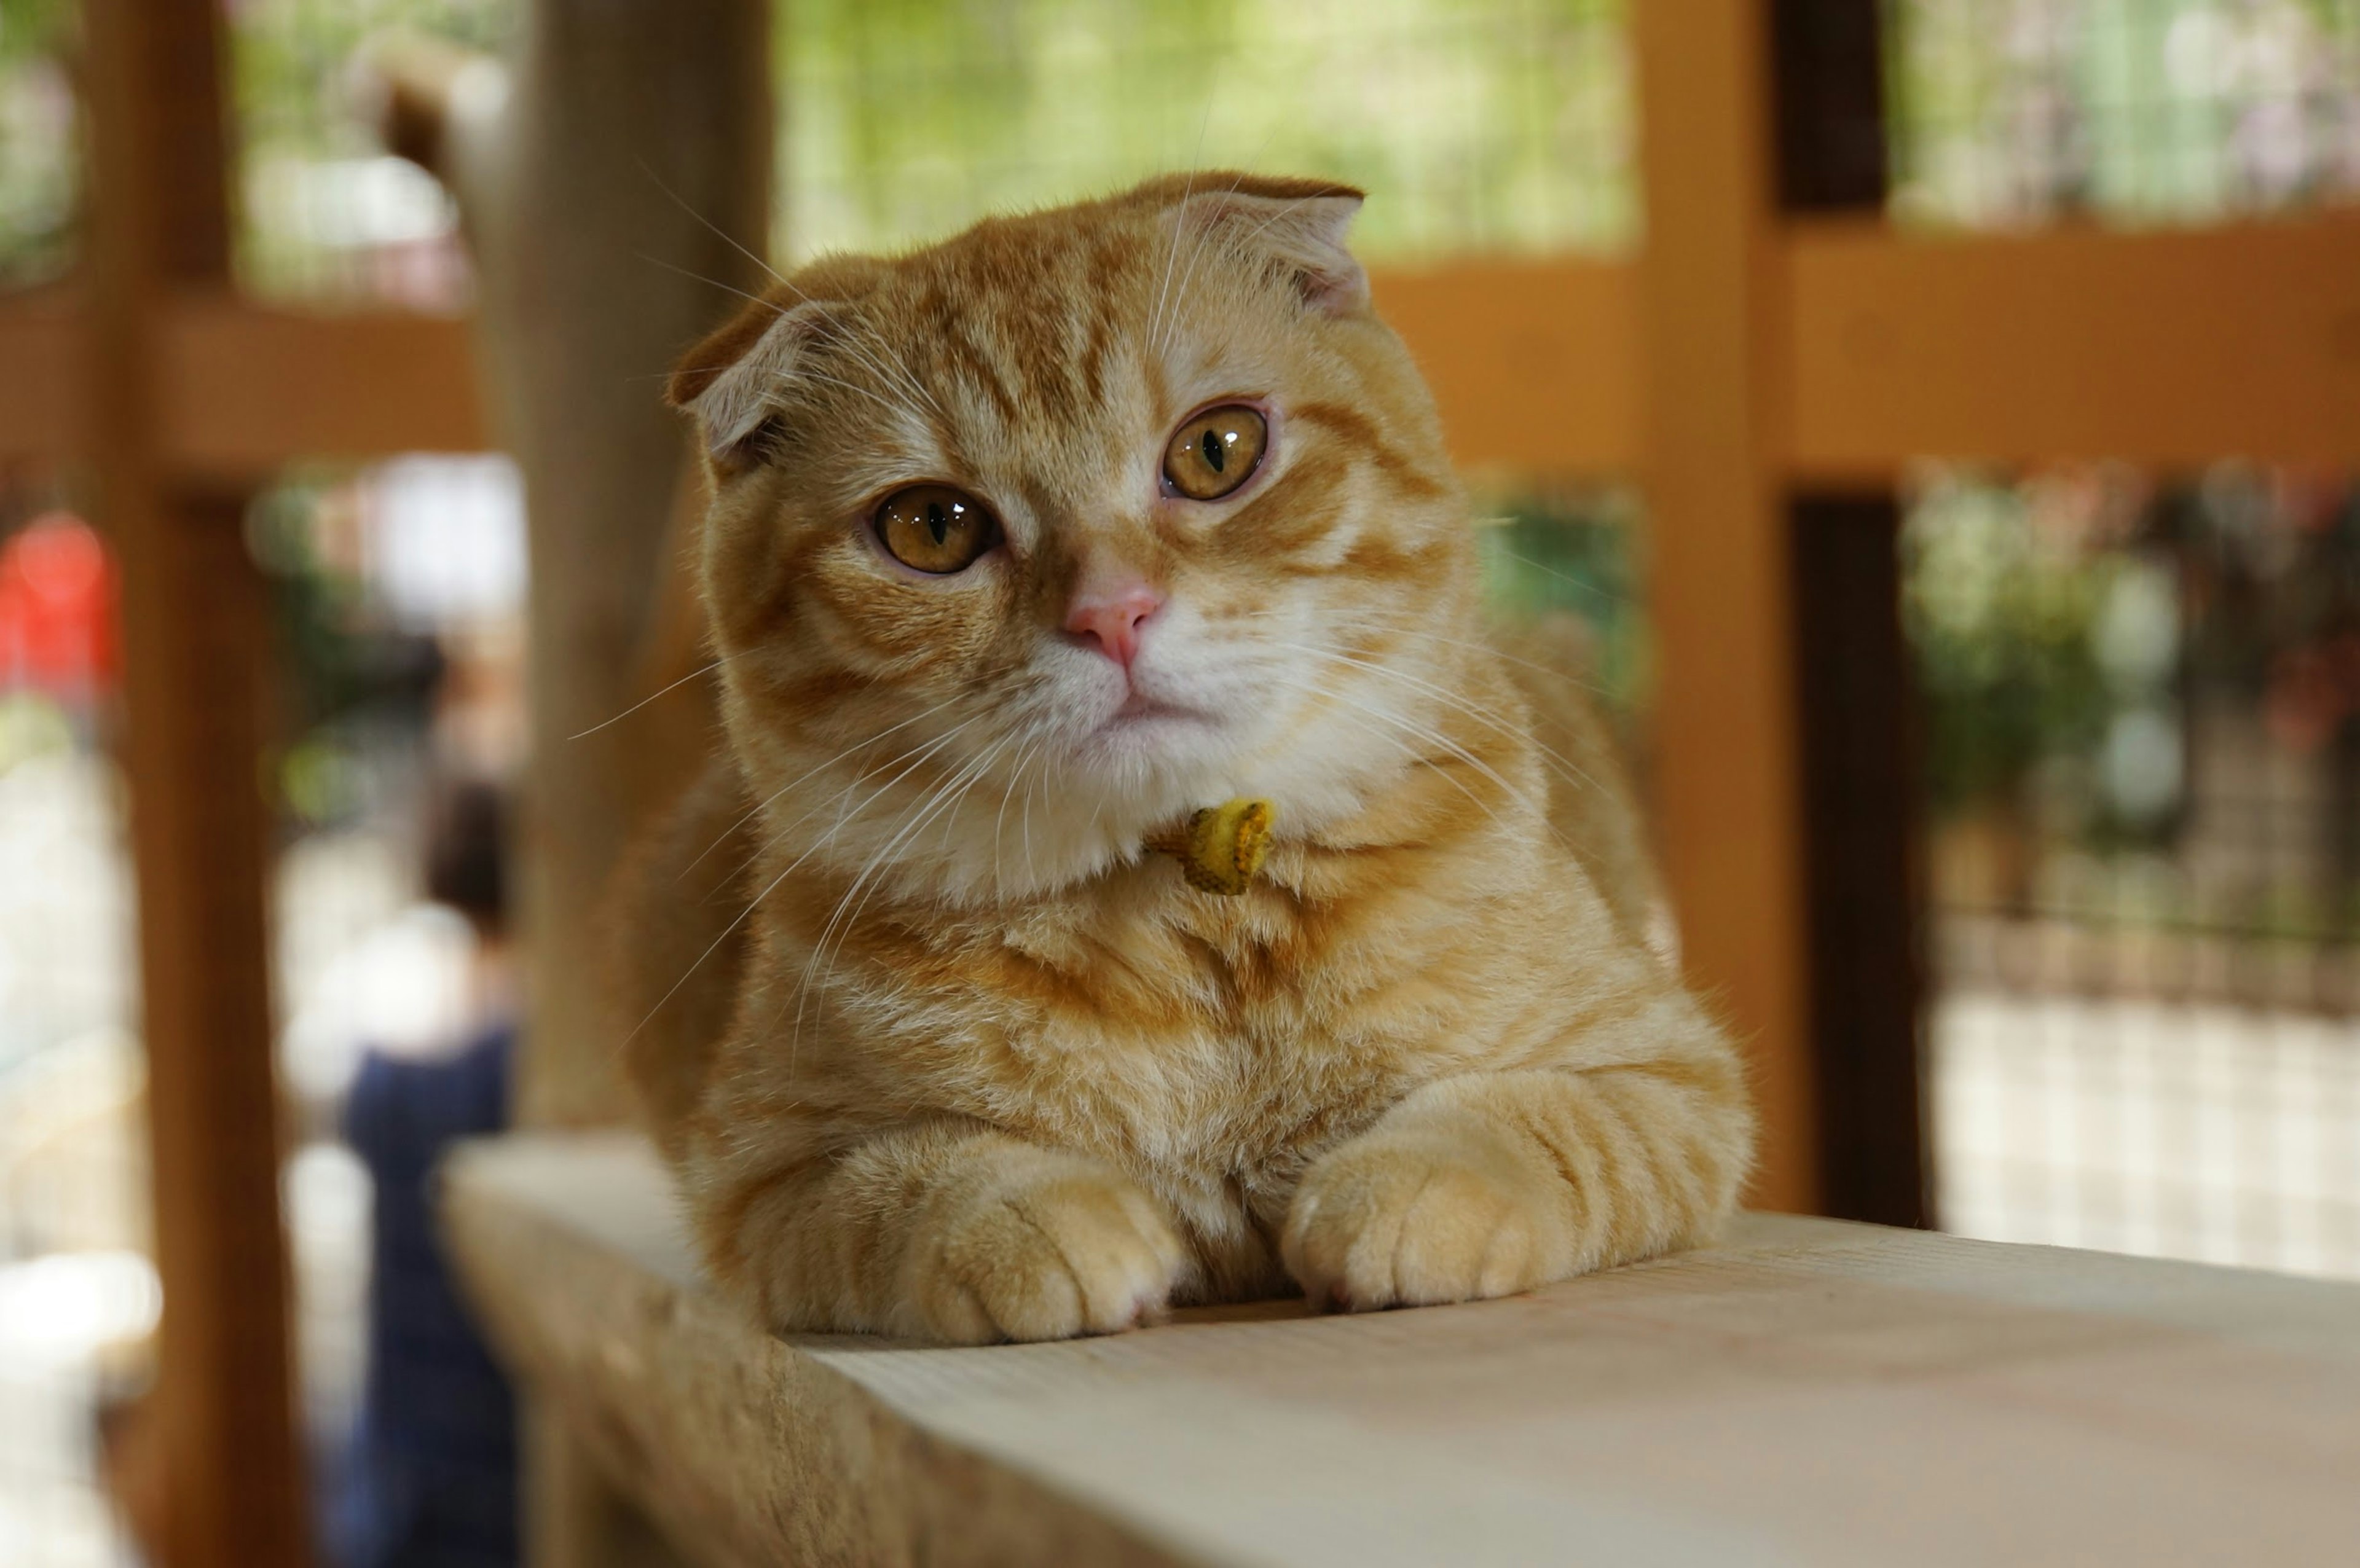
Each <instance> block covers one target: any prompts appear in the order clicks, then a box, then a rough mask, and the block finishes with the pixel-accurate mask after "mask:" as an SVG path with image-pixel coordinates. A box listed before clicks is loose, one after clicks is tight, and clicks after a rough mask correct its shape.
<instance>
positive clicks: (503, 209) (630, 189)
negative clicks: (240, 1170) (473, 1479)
mask: <svg viewBox="0 0 2360 1568" xmlns="http://www.w3.org/2000/svg"><path fill="white" fill-rule="evenodd" d="M770 64H771V61H770V6H769V4H768V0H676V3H675V4H672V5H661V6H659V5H640V6H628V5H625V6H617V5H611V4H606V3H604V0H538V3H536V4H535V5H532V6H531V7H530V13H529V16H528V18H527V26H526V33H525V39H524V44H523V49H522V53H521V56H520V58H519V62H518V65H517V69H516V71H515V76H514V87H513V90H512V92H511V93H509V95H508V99H507V101H506V103H505V104H504V105H503V106H502V107H501V108H500V109H499V110H498V111H497V118H492V119H487V117H486V114H485V112H484V108H483V105H482V103H481V89H480V86H479V84H481V83H483V82H487V81H489V80H493V79H495V78H496V77H497V71H490V70H489V68H485V69H484V70H476V69H475V68H472V67H470V66H468V65H467V63H466V62H464V61H453V60H450V59H449V58H447V57H442V58H436V57H434V56H432V55H426V56H418V55H413V56H412V57H411V58H410V60H408V61H406V62H405V61H404V60H401V59H399V58H387V59H384V60H381V61H380V65H381V68H382V69H384V70H385V71H388V75H389V76H390V77H391V80H390V81H389V82H388V87H389V89H390V92H389V93H388V132H389V137H388V139H389V140H390V141H391V142H392V144H393V145H394V146H395V147H398V148H399V149H400V150H401V151H403V152H404V153H406V154H408V155H410V156H412V157H415V158H419V159H420V161H421V162H423V163H425V164H427V165H428V167H430V168H432V169H434V171H435V172H436V173H437V174H439V175H441V176H442V177H443V179H444V180H445V181H446V182H448V183H449V184H450V185H451V187H452V189H453V192H454V193H455V194H456V195H457V197H458V200H459V204H460V208H461V211H462V212H463V213H464V216H465V219H466V225H467V230H468V234H469V238H470V243H471V245H472V247H473V249H474V253H475V260H476V264H477V270H478V274H479V277H480V278H481V281H482V288H483V307H482V310H481V312H480V314H479V316H478V324H479V326H480V327H481V329H482V333H483V347H484V351H485V352H484V363H485V365H486V369H487V371H488V373H489V380H490V383H491V387H492V391H493V398H492V402H493V407H494V409H495V417H496V419H497V422H498V425H499V434H500V437H501V440H502V442H503V444H505V445H506V446H507V447H508V450H509V451H510V452H513V453H514V454H515V456H516V459H517V463H518V465H519V468H521V470H522V471H523V474H524V482H525V496H526V506H527V513H528V517H529V527H530V555H531V563H532V573H531V585H530V603H529V605H528V614H527V621H528V626H529V639H530V640H529V651H528V663H529V666H530V682H531V704H530V707H531V737H532V757H531V762H530V772H529V777H528V786H527V787H528V794H527V807H528V809H527V811H526V813H525V833H524V843H523V844H522V846H521V849H522V869H523V874H524V875H523V877H522V881H523V884H524V889H525V898H524V911H523V913H524V927H525V934H526V953H527V958H528V964H529V966H530V975H529V985H530V1007H529V1008H528V1009H527V1015H526V1028H525V1030H524V1033H523V1044H522V1051H521V1060H520V1062H519V1070H518V1073H517V1106H516V1115H517V1119H518V1120H519V1122H523V1123H529V1124H537V1125H543V1126H546V1125H552V1124H554V1125H564V1126H577V1127H578V1126H595V1125H601V1124H609V1123H616V1122H622V1121H626V1120H628V1119H629V1118H630V1107H629V1105H628V1102H627V1100H626V1098H625V1094H624V1087H623V1083H622V1076H621V1073H620V1062H619V1050H620V1047H621V1044H622V1034H623V1029H622V1028H618V1027H617V1020H616V1019H615V1018H614V1017H613V1015H612V1009H611V1007H609V1005H608V1001H607V995H606V989H605V986H604V985H603V982H602V980H601V978H600V976H601V972H602V969H603V967H604V962H605V960H604V953H603V947H604V941H605V933H604V931H603V927H602V924H601V920H602V909H603V905H604V901H605V894H606V883H607V881H608V879H609V877H610V876H611V874H612V872H613V869H614V866H615V863H616V860H617V857H618V856H619V855H620V854H621V852H622V850H623V848H624V846H625V844H627V843H628V840H629V837H630V835H631V833H632V832H633V830H634V829H635V827H636V826H637V825H638V824H639V822H640V821H641V820H642V818H643V817H644V816H645V814H646V813H647V811H648V810H649V808H650V806H651V805H654V804H657V803H659V802H660V801H661V800H662V799H663V798H664V797H665V796H667V795H668V794H669V793H670V792H671V791H672V790H674V789H678V788H680V787H683V786H684V785H685V784H686V782H687V781H688V780H689V779H691V778H693V777H694V775H695V774H696V772H698V771H699V770H700V769H701V768H702V767H703V765H704V762H705V758H706V757H707V755H708V753H709V749H710V747H711V746H713V745H714V744H715V743H716V736H715V735H714V732H713V722H712V709H711V702H710V698H709V696H708V695H707V694H706V693H705V691H703V690H701V689H700V688H699V687H697V686H696V685H694V684H692V685H690V686H689V687H687V688H685V689H683V691H680V692H679V693H677V694H676V695H673V696H670V697H667V698H666V699H664V700H663V701H662V702H656V703H652V704H650V706H649V707H648V708H646V709H645V710H642V711H640V712H638V713H632V714H631V715H630V716H629V717H628V718H625V719H623V720H622V721H621V722H620V723H615V724H609V722H608V721H610V720H614V719H616V718H617V716H618V715H620V714H622V713H624V711H625V710H626V709H629V708H631V707H632V706H633V704H634V703H636V702H639V700H640V699H641V698H644V697H648V696H650V695H651V694H652V693H653V692H655V691H658V690H660V689H661V687H662V686H663V685H665V684H666V682H667V681H669V680H670V679H672V678H676V677H678V676H681V675H684V674H686V673H688V672H690V671H691V670H694V663H692V662H688V661H687V660H685V659H683V657H682V650H683V648H685V647H690V646H693V644H694V630H693V628H691V627H687V626H683V622H684V621H686V620H689V619H692V618H693V617H691V616H689V615H686V614H684V613H683V609H682V605H683V595H682V593H680V592H679V588H680V583H681V574H682V572H683V570H684V568H685V563H684V561H683V559H682V554H683V543H684V539H685V527H686V524H687V523H688V522H689V521H690V520H691V517H692V512H693V504H694V495H693V494H692V493H691V492H690V490H689V488H688V486H687V485H686V484H685V481H686V480H687V478H688V476H689V474H690V469H689V467H688V463H687V460H688V456H689V449H688V445H687V441H686V431H685V430H684V429H683V422H682V420H681V419H680V418H679V416H678V415H676V414H674V413H673V412H672V410H671V409H669V408H666V407H664V404H663V401H662V397H661V387H662V381H663V373H664V372H665V371H666V370H667V369H668V368H669V367H670V366H671V365H672V361H673V360H674V359H676V358H677V357H678V356H679V355H680V354H682V353H683V352H684V351H685V350H687V349H688V348H689V347H690V346H691V345H692V344H694V343H695V342H696V340H697V339H698V338H700V337H701V336H702V335H703V334H704V333H705V331H706V330H708V329H709V328H710V327H711V326H712V325H713V324H714V323H715V322H716V321H719V320H720V319H721V318H722V317H723V316H725V315H727V314H728V313H729V312H730V311H732V310H736V309H737V307H738V305H739V303H740V300H739V298H738V296H739V295H740V294H752V293H759V291H760V290H761V289H762V288H763V287H764V286H765V285H766V284H767V283H768V282H769V281H770V278H769V277H768V275H767V274H766V272H765V269H764V267H763V264H762V263H761V261H760V260H759V255H760V253H761V252H762V251H764V250H765V249H766V248H767V239H768V231H769V212H770V138H771V126H770ZM658 671H661V673H658ZM626 1027H627V1026H626ZM528 1399H529V1403H528V1408H527V1410H526V1414H525V1418H524V1431H523V1438H524V1443H523V1454H524V1464H525V1476H524V1481H525V1487H524V1505H523V1507H524V1519H523V1526H524V1534H525V1546H526V1553H527V1557H528V1559H529V1560H530V1562H531V1563H535V1564H537V1565H539V1568H608V1565H621V1564H635V1565H636V1564H646V1563H658V1562H661V1561H665V1560H666V1558H667V1553H666V1552H665V1549H664V1546H663V1543H662V1542H661V1540H660V1538H658V1537H657V1536H656V1535H655V1534H654V1532H653V1531H652V1530H650V1529H649V1528H648V1527H647V1526H646V1525H645V1523H644V1521H642V1520H640V1519H639V1518H638V1516H637V1514H636V1511H635V1510H634V1509H633V1508H631V1506H630V1505H629V1504H628V1502H626V1501H625V1500H624V1499H623V1497H622V1496H621V1494H619V1493H618V1492H616V1491H615V1490H614V1489H613V1488H612V1487H611V1486H609V1485H608V1484H607V1480H606V1477H605V1476H604V1475H601V1474H600V1473H599V1471H598V1469H597V1468H596V1465H595V1461H594V1460H593V1459H592V1458H591V1457H590V1455H589V1453H588V1451H587V1450H586V1449H585V1447H583V1445H582V1444H581V1443H579V1442H578V1441H577V1439H576V1437H575V1435H574V1432H572V1431H571V1430H570V1429H569V1428H568V1427H567V1425H566V1424H565V1423H566V1421H567V1418H568V1415H569V1412H568V1410H566V1408H565V1407H564V1406H563V1403H562V1402H559V1401H554V1400H552V1399H551V1398H550V1397H549V1396H547V1395H546V1394H540V1395H534V1394H531V1393H530V1391H529V1393H528Z"/></svg>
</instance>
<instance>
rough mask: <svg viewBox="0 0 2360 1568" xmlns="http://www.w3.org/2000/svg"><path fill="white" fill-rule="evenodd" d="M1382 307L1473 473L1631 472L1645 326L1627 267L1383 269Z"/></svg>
mask: <svg viewBox="0 0 2360 1568" xmlns="http://www.w3.org/2000/svg"><path fill="white" fill-rule="evenodd" d="M1371 289H1372V290H1373V292H1374V295H1375V299H1376V303H1377V309H1378V310H1381V311H1382V312H1383V314H1384V318H1385V320H1386V321H1389V322H1390V323H1392V325H1393V330H1394V331H1395V332H1399V333H1400V334H1401V335H1402V339H1403V341H1404V342H1405V343H1408V344H1409V348H1410V352H1411V354H1414V355H1415V357H1416V359H1417V363H1418V368H1419V369H1420V370H1422V371H1424V372H1425V373H1426V384H1427V385H1428V386H1430V387H1433V388H1434V397H1435V401H1436V403H1437V405H1438V406H1439V407H1440V408H1441V411H1442V423H1443V429H1444V430H1446V431H1448V434H1449V438H1450V454H1451V456H1452V457H1453V458H1455V459H1456V460H1457V461H1458V462H1459V464H1460V465H1461V466H1462V467H1465V468H1470V469H1482V468H1501V469H1508V470H1513V471H1514V472H1515V473H1517V474H1531V475H1546V476H1550V477H1584V476H1605V475H1617V476H1619V475H1622V474H1628V473H1630V472H1631V470H1632V469H1633V467H1634V466H1636V463H1637V458H1638V452H1639V423H1640V421H1639V407H1638V399H1637V397H1634V396H1633V392H1634V389H1635V388H1636V387H1638V385H1639V324H1638V320H1637V287H1636V278H1635V277H1634V275H1633V268H1632V267H1631V266H1630V265H1629V264H1628V263H1625V262H1621V261H1607V260H1590V259H1583V258H1579V257H1552V258H1549V259H1547V260H1541V261H1529V260H1517V261H1508V260H1470V261H1463V262H1458V263H1454V264H1452V265H1451V266H1449V267H1442V268H1438V269H1436V270H1432V271H1426V272H1387V271H1383V270H1379V271H1377V272H1376V273H1374V274H1373V275H1372V277H1371Z"/></svg>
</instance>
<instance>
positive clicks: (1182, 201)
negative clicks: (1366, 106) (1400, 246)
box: [1153, 172, 1369, 316]
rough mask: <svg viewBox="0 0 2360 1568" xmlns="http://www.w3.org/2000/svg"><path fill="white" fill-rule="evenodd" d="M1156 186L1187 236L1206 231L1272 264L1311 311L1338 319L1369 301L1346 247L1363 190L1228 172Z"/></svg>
mask: <svg viewBox="0 0 2360 1568" xmlns="http://www.w3.org/2000/svg"><path fill="white" fill-rule="evenodd" d="M1153 189H1154V190H1156V191H1157V192H1158V193H1159V194H1161V195H1162V196H1163V197H1164V199H1165V200H1168V201H1170V202H1171V211H1172V221H1173V222H1175V223H1178V224H1179V225H1180V226H1181V232H1182V234H1184V235H1185V234H1207V235H1208V236H1210V237H1213V238H1215V239H1218V240H1219V241H1221V242H1222V243H1225V244H1228V245H1232V246H1234V247H1235V248H1237V249H1238V250H1239V251H1240V252H1242V253H1244V254H1246V255H1249V256H1254V257H1256V258H1258V259H1261V260H1263V261H1265V262H1268V263H1270V264H1271V265H1273V266H1274V267H1277V268H1278V269H1279V270H1280V271H1281V272H1283V273H1284V275H1285V276H1286V277H1287V278H1289V279H1291V280H1292V281H1293V282H1294V284H1295V288H1296V289H1298V290H1299V291H1300V292H1301V294H1302V296H1303V300H1304V303H1306V305H1309V306H1311V307H1312V308H1313V309H1315V310H1321V311H1324V312H1326V313H1327V314H1329V315H1336V316H1340V315H1345V314H1347V313H1349V312H1350V311H1353V310H1360V309H1361V308H1362V307H1363V306H1365V305H1367V304H1368V302H1369V278H1368V274H1367V273H1365V272H1363V271H1361V270H1360V262H1359V261H1358V260H1356V259H1355V258H1354V257H1353V256H1352V253H1351V252H1350V251H1349V249H1347V248H1346V246H1345V243H1344V236H1345V234H1346V233H1347V232H1348V231H1349V229H1350V228H1351V226H1352V218H1353V216H1354V214H1356V213H1358V212H1360V203H1361V202H1362V201H1364V200H1366V195H1365V193H1364V192H1362V191H1357V190H1355V189H1353V188H1352V187H1351V186H1349V185H1338V184H1337V183H1335V182H1334V181H1332V180H1294V179H1287V178H1284V177H1280V176H1272V175H1261V174H1235V173H1226V172H1224V173H1212V174H1198V175H1194V176H1183V177H1176V178H1175V177H1171V176H1167V177H1165V178H1164V179H1163V180H1158V181H1156V182H1155V184H1154V187H1153Z"/></svg>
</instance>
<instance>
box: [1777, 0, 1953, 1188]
mask: <svg viewBox="0 0 2360 1568" xmlns="http://www.w3.org/2000/svg"><path fill="white" fill-rule="evenodd" d="M1772 19H1773V24H1774V26H1773V38H1772V69H1773V71H1774V78H1775V84H1776V86H1775V99H1776V104H1777V117H1776V123H1777V127H1778V179H1779V194H1780V197H1781V205H1782V206H1783V207H1784V208H1785V210H1786V212H1794V213H1805V212H1809V213H1835V212H1844V213H1854V214H1860V215H1864V216H1871V217H1873V216H1874V215H1876V214H1877V213H1879V212H1881V211H1882V210H1883V208H1884V206H1885V194H1886V187H1887V176H1886V158H1885V147H1886V144H1885V93H1884V74H1885V72H1884V64H1885V61H1884V50H1883V47H1882V46H1883V39H1882V36H1881V35H1882V23H1883V8H1882V5H1881V4H1880V0H1776V3H1775V5H1774V6H1773V9H1772ZM1900 525H1901V514H1900V507H1899V505H1898V504H1897V502H1896V499H1895V497H1894V496H1893V495H1891V493H1889V492H1886V493H1883V494H1846V495H1832V494H1821V493H1816V492H1803V493H1797V494H1796V495H1792V496H1790V497H1789V498H1788V502H1787V526H1788V528H1789V530H1790V535H1791V543H1792V550H1793V554H1792V556H1791V558H1790V559H1791V577H1790V581H1791V583H1792V584H1793V593H1794V639H1795V647H1796V650H1797V680H1798V685H1797V692H1796V702H1797V713H1798V714H1799V718H1800V735H1801V738H1802V750H1801V762H1802V770H1803V851H1804V857H1805V887H1806V895H1807V900H1808V901H1807V904H1806V909H1807V910H1808V921H1807V930H1808V936H1809V941H1808V965H1809V969H1808V975H1809V990H1810V996H1811V1026H1810V1059H1811V1066H1812V1080H1813V1105H1814V1109H1815V1112H1816V1115H1817V1119H1818V1127H1819V1150H1818V1167H1819V1170H1818V1174H1819V1205H1820V1208H1821V1209H1822V1210H1823V1211H1824V1212H1825V1213H1828V1214H1836V1215H1840V1216H1841V1217H1843V1218H1846V1219H1859V1220H1874V1221H1876V1222H1877V1223H1879V1224H1883V1225H1925V1224H1926V1223H1928V1192H1927V1170H1926V1158H1925V1132H1924V1127H1925V1106H1924V1104H1923V1098H1924V1095H1923V1085H1922V1081H1921V1079H1922V1075H1921V1073H1920V1052H1919V1044H1918V1026H1919V1018H1920V1016H1921V1014H1920V1003H1921V1000H1922V995H1923V991H1924V985H1923V956H1924V955H1923V953H1922V951H1921V937H1920V933H1921V930H1922V921H1921V914H1922V910H1923V890H1922V887H1921V886H1920V883H1921V878H1920V877H1918V876H1917V857H1918V855H1919V839H1918V833H1917V805H1918V800H1919V786H1918V769H1917V750H1916V746H1915V738H1914V735H1912V733H1911V726H1910V724H1909V722H1908V720H1909V715H1910V713H1911V712H1912V710H1913V707H1914V698H1915V694H1916V687H1915V681H1914V676H1913V665H1912V662H1911V659H1910V653H1909V648H1908V644H1907V640H1906V639H1905V638H1904V637H1903V635H1902V629H1901V571H1900V561H1899V556H1898V548H1899V541H1900Z"/></svg>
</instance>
